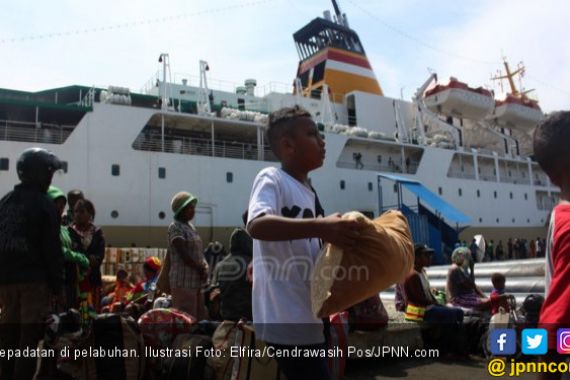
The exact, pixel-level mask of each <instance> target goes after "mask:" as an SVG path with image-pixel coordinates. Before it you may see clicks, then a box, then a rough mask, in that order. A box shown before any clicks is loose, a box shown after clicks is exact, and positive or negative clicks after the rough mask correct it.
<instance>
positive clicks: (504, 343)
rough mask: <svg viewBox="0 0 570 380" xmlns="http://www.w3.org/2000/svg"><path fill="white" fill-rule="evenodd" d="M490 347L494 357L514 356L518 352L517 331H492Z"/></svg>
mask: <svg viewBox="0 0 570 380" xmlns="http://www.w3.org/2000/svg"><path fill="white" fill-rule="evenodd" d="M569 343H570V340H569ZM489 347H490V348H491V353H492V354H493V355H513V354H514V353H515V352H516V351H517V334H516V332H515V330H514V329H495V330H491V334H490V335H489Z"/></svg>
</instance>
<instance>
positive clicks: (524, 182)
mask: <svg viewBox="0 0 570 380" xmlns="http://www.w3.org/2000/svg"><path fill="white" fill-rule="evenodd" d="M501 182H504V183H513V184H520V185H528V184H529V183H530V181H529V180H528V178H524V177H509V176H502V175H501Z"/></svg>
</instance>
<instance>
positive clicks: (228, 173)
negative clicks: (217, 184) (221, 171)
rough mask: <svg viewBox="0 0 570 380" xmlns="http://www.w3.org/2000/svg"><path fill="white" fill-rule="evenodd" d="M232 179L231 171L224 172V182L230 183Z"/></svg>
mask: <svg viewBox="0 0 570 380" xmlns="http://www.w3.org/2000/svg"><path fill="white" fill-rule="evenodd" d="M233 181H234V173H232V172H227V173H226V182H227V183H232V182H233Z"/></svg>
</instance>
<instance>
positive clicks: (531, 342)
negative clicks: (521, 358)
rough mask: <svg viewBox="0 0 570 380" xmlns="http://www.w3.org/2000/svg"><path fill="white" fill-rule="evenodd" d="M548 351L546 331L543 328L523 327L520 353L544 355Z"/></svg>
mask: <svg viewBox="0 0 570 380" xmlns="http://www.w3.org/2000/svg"><path fill="white" fill-rule="evenodd" d="M547 351H548V333H547V332H546V330H545V329H524V330H523V331H522V353H523V354H525V355H544V354H546V352H547Z"/></svg>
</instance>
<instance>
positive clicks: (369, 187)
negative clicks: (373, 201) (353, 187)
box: [368, 182, 374, 191]
mask: <svg viewBox="0 0 570 380" xmlns="http://www.w3.org/2000/svg"><path fill="white" fill-rule="evenodd" d="M373 188H374V186H373V185H372V182H368V191H372V189H373Z"/></svg>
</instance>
